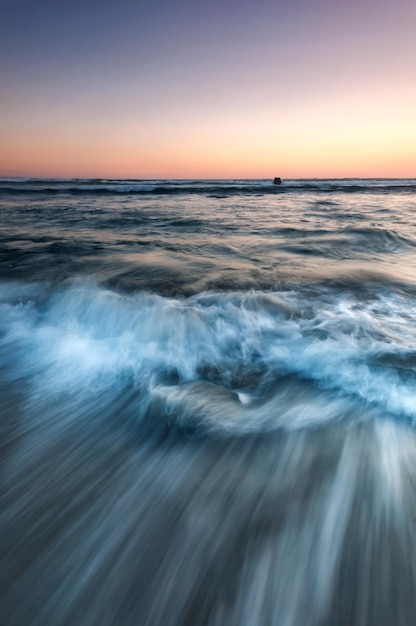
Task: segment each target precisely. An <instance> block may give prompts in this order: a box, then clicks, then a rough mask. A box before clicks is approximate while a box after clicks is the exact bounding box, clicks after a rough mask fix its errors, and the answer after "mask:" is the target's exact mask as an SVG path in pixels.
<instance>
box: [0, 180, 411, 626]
mask: <svg viewBox="0 0 416 626" xmlns="http://www.w3.org/2000/svg"><path fill="white" fill-rule="evenodd" d="M0 209H1V212H0V392H1V395H0V398H1V405H0V406H1V408H0V411H1V413H0V416H1V417H0V446H1V449H0V465H1V477H2V478H1V481H2V488H1V491H0V623H1V624H4V625H5V626H46V625H47V626H49V625H50V626H411V625H413V624H414V623H415V615H416V593H415V590H416V431H415V427H416V321H415V316H416V219H415V215H416V180H378V179H377V180H358V179H357V180H351V179H348V180H290V181H284V182H283V184H282V185H281V186H274V185H273V184H272V182H271V181H269V180H255V181H254V180H250V181H248V180H216V181H205V180H199V181H198V180H192V181H191V180H189V181H175V180H158V181H136V180H102V179H99V180H79V179H77V180H75V179H74V180H64V179H62V180H38V179H12V178H10V179H6V178H3V179H0Z"/></svg>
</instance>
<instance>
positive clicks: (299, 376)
mask: <svg viewBox="0 0 416 626" xmlns="http://www.w3.org/2000/svg"><path fill="white" fill-rule="evenodd" d="M51 290H52V286H51V285H49V286H48V285H47V284H44V285H32V286H30V285H26V286H21V285H18V284H14V285H11V284H7V285H4V284H3V285H2V286H1V289H0V311H1V320H2V321H1V325H0V332H1V342H0V344H1V357H2V361H3V362H9V363H10V364H13V366H12V367H11V368H10V370H9V372H8V374H7V376H9V377H11V379H12V380H18V379H20V378H21V377H23V378H27V377H29V378H31V379H33V381H36V388H37V393H39V394H41V396H42V397H48V396H49V395H50V396H53V397H56V395H57V394H59V393H61V394H68V393H73V394H74V395H75V396H80V394H81V395H85V396H88V395H89V394H91V393H101V392H103V391H104V390H106V391H108V390H109V389H119V388H120V386H121V387H123V386H125V385H129V386H133V388H135V389H136V391H137V397H136V398H135V400H134V402H135V403H136V414H137V416H138V420H140V416H142V418H143V419H145V417H146V415H147V414H148V413H149V412H152V410H153V409H154V407H155V406H156V405H157V406H159V409H160V412H161V413H162V414H166V415H168V416H170V420H171V422H172V424H174V423H176V422H177V421H178V420H179V422H180V423H181V424H182V425H184V424H185V425H186V427H190V426H192V427H201V428H203V429H206V430H207V431H215V432H235V433H240V434H241V433H245V432H246V433H247V432H252V431H253V432H262V431H265V430H266V431H267V430H274V429H276V428H289V429H292V428H299V427H309V426H314V425H315V426H316V425H319V424H322V423H323V422H325V421H328V420H329V421H331V420H338V419H344V417H345V416H347V415H348V414H350V413H352V412H353V411H352V407H353V406H355V409H356V410H355V412H357V407H359V406H367V408H368V407H373V408H374V409H375V410H377V411H378V412H379V413H380V414H381V415H385V416H388V415H390V416H391V417H393V418H394V419H404V420H405V421H407V422H410V423H412V424H413V423H414V422H415V420H416V391H415V384H414V383H415V380H416V368H415V359H414V349H413V347H412V346H413V345H414V341H415V340H416V333H415V332H414V329H413V327H412V326H409V324H408V311H409V307H414V306H415V304H416V302H414V301H413V300H414V298H410V297H409V296H404V295H403V294H397V293H395V294H391V293H389V292H388V290H387V289H386V288H383V287H380V291H379V293H377V294H374V293H373V294H372V295H371V297H370V296H368V297H367V298H363V297H362V294H356V293H354V290H350V291H349V292H348V291H347V290H346V289H345V286H344V288H343V289H342V290H340V289H337V288H336V286H334V287H333V288H324V287H322V286H321V287H318V286H316V287H315V288H312V287H311V286H309V287H308V289H305V290H304V292H302V291H299V290H293V291H284V292H275V293H267V292H247V293H214V292H213V293H210V292H206V293H201V294H198V295H195V296H192V297H190V298H166V297H162V296H158V295H155V294H152V293H145V292H140V293H136V294H132V295H129V296H127V295H123V294H121V293H117V292H114V291H111V290H106V289H103V288H100V287H98V286H94V285H93V284H91V283H82V282H79V283H75V284H73V285H72V286H69V287H67V288H65V289H61V290H60V291H58V292H55V291H51ZM409 299H411V300H412V302H409ZM410 337H411V338H412V340H410ZM404 364H405V365H404ZM2 375H3V376H5V375H6V374H2ZM152 407H153V409H152ZM162 407H163V410H162Z"/></svg>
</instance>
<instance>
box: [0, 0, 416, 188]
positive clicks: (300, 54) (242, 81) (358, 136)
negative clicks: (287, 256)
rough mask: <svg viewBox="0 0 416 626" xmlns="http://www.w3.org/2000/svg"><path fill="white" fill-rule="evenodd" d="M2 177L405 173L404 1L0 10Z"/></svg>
mask: <svg viewBox="0 0 416 626" xmlns="http://www.w3.org/2000/svg"><path fill="white" fill-rule="evenodd" d="M0 175H2V176H59V177H61V176H62V177H64V176H79V177H121V178H130V177H132V178H165V177H169V178H195V177H198V178H214V177H222V178H229V177H243V178H257V177H261V178H267V177H271V176H275V175H279V176H282V177H285V178H288V177H337V176H340V177H349V176H363V177H372V176H380V177H384V176H388V177H412V176H416V2H415V0H397V2H395V3H393V2H391V0H388V1H387V0H377V1H376V0H362V1H360V2H359V1H358V0H350V1H349V2H338V0H331V1H330V0H315V2H312V1H311V0H309V1H308V2H307V1H306V0H275V1H272V0H258V1H257V2H253V1H250V2H249V1H248V0H239V1H238V2H237V1H236V0H211V1H210V2H208V1H205V2H201V1H200V0H176V1H173V0H171V1H170V2H168V1H167V0H144V1H143V0H137V1H134V0H118V1H117V2H116V1H115V0H111V1H110V0H84V1H81V0H71V1H69V0H68V1H66V2H59V1H58V2H57V1H56V0H54V1H52V0H36V1H35V0H0Z"/></svg>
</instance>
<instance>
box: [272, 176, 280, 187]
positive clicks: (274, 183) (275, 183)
mask: <svg viewBox="0 0 416 626" xmlns="http://www.w3.org/2000/svg"><path fill="white" fill-rule="evenodd" d="M281 184H282V179H281V178H279V177H278V176H276V177H275V178H274V179H273V185H281Z"/></svg>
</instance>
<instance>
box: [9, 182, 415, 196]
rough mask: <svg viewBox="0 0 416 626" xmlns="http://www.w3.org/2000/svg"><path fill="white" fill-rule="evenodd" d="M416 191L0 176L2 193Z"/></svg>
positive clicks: (356, 185)
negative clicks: (33, 178)
mask: <svg viewBox="0 0 416 626" xmlns="http://www.w3.org/2000/svg"><path fill="white" fill-rule="evenodd" d="M304 192H310V193H315V192H316V193H344V194H355V193H379V194H387V193H398V194H414V193H416V181H414V180H406V181H400V180H395V181H379V180H362V181H350V180H348V181H336V180H316V181H315V180H313V181H312V180H311V181H303V180H302V181H300V180H299V181H298V180H289V181H287V182H284V183H283V184H282V185H280V186H276V185H273V184H272V183H271V182H270V181H264V180H262V181H206V182H201V181H196V182H188V181H109V180H101V179H91V180H31V179H27V180H17V181H13V180H12V179H0V194H12V195H13V194H45V195H60V194H69V195H73V196H77V195H119V194H121V195H138V196H147V195H156V196H176V195H193V194H194V195H200V194H203V195H208V196H212V197H217V198H221V197H228V196H235V195H248V196H256V195H260V196H263V195H266V196H269V195H276V194H277V195H279V194H288V193H289V194H293V193H304Z"/></svg>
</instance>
